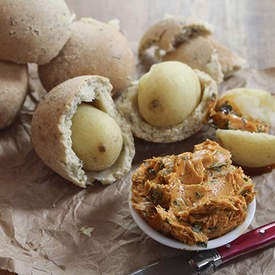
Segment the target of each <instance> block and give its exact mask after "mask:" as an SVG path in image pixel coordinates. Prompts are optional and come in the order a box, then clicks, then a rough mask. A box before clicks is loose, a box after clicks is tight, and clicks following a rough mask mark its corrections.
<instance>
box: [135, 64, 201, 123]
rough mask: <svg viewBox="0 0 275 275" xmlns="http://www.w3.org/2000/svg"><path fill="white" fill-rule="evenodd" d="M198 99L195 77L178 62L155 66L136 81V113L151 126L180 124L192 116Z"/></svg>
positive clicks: (197, 86) (199, 91) (189, 69)
mask: <svg viewBox="0 0 275 275" xmlns="http://www.w3.org/2000/svg"><path fill="white" fill-rule="evenodd" d="M200 98H201V86H200V81H199V78H198V76H197V75H196V74H195V72H194V71H193V70H192V69H191V68H190V67H189V66H187V65H185V64H184V63H181V62H176V61H170V62H162V63H159V64H155V65H153V66H152V67H151V69H150V71H149V72H148V73H146V74H145V75H144V76H142V77H141V78H140V80H139V87H138V108H139V112H140V114H141V115H142V117H143V118H144V119H145V120H146V121H147V122H148V123H149V124H151V125H153V126H157V127H169V126H174V125H177V124H179V123H181V122H182V121H183V120H184V119H185V118H186V117H187V116H188V115H190V114H191V113H192V111H193V110H194V108H195V107H196V106H197V105H198V103H199V101H200Z"/></svg>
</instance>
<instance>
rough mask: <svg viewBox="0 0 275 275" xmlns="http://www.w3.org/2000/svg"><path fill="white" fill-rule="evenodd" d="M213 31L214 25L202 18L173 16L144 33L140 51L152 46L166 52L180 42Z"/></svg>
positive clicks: (140, 53) (142, 51)
mask: <svg viewBox="0 0 275 275" xmlns="http://www.w3.org/2000/svg"><path fill="white" fill-rule="evenodd" d="M211 33H212V27H211V26H210V25H209V24H208V23H206V22H203V21H201V20H197V19H193V18H184V19H183V18H182V17H180V16H173V17H169V18H166V19H163V20H161V21H159V22H157V23H156V24H154V25H152V26H151V27H150V28H149V29H148V30H147V31H146V32H145V34H144V35H143V37H142V39H141V41H140V43H139V49H138V53H139V55H142V54H143V53H144V51H146V50H147V49H148V48H151V47H152V46H155V47H157V48H158V49H159V50H164V51H165V52H169V51H172V50H173V49H174V47H175V46H176V45H177V44H178V43H182V42H183V41H186V40H189V39H190V38H191V37H192V36H194V35H204V36H207V35H209V34H211Z"/></svg>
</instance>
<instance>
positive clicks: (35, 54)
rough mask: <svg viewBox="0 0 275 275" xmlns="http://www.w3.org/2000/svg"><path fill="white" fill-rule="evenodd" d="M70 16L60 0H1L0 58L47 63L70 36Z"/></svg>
mask: <svg viewBox="0 0 275 275" xmlns="http://www.w3.org/2000/svg"><path fill="white" fill-rule="evenodd" d="M72 19H73V18H72V15H71V13H70V11H69V9H68V7H67V5H66V3H65V2H64V1H63V0H17V1H6V0H1V1H0V41H1V42H0V60H7V61H13V62H15V63H19V64H25V63H37V64H45V63H48V62H49V61H50V60H51V59H53V58H54V57H55V56H57V55H58V53H59V51H60V50H61V49H62V47H63V46H64V45H65V43H66V42H67V40H68V39H69V36H70V25H71V22H72Z"/></svg>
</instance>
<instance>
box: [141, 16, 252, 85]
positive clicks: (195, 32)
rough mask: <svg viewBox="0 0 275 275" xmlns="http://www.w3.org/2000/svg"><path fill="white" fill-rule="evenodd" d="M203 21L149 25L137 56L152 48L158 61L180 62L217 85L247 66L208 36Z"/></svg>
mask: <svg viewBox="0 0 275 275" xmlns="http://www.w3.org/2000/svg"><path fill="white" fill-rule="evenodd" d="M211 34H212V31H211V27H210V25H208V24H207V23H206V22H202V21H198V20H195V19H190V18H185V19H183V18H181V17H179V16H173V17H169V18H166V19H163V20H161V21H159V22H157V23H156V24H154V25H152V26H151V27H150V28H149V29H148V30H147V32H146V33H145V34H144V35H143V37H142V39H141V41H140V44H139V55H143V53H144V52H145V51H146V50H147V49H149V48H151V47H155V56H156V57H157V58H158V59H160V60H161V61H181V62H184V63H185V64H187V65H189V66H190V67H191V68H193V69H198V70H201V71H204V72H206V73H208V74H209V75H210V76H211V77H212V78H213V79H214V80H215V81H217V82H218V83H220V82H222V81H223V79H224V78H227V77H229V76H230V75H232V74H233V73H234V72H236V71H238V70H240V69H243V68H245V67H246V66H247V64H246V62H245V60H244V59H242V58H241V57H239V56H238V55H236V54H235V53H234V52H232V51H231V50H230V49H228V48H226V47H225V46H223V45H221V44H220V43H218V42H216V41H214V40H213V39H211V38H210V37H209V35H211Z"/></svg>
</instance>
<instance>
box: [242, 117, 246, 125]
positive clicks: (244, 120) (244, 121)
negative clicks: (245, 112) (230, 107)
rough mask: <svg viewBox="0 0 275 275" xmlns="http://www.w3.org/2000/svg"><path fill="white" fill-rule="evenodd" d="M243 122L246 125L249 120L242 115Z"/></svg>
mask: <svg viewBox="0 0 275 275" xmlns="http://www.w3.org/2000/svg"><path fill="white" fill-rule="evenodd" d="M242 122H243V124H244V125H246V123H247V120H246V119H245V118H243V117H242Z"/></svg>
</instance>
